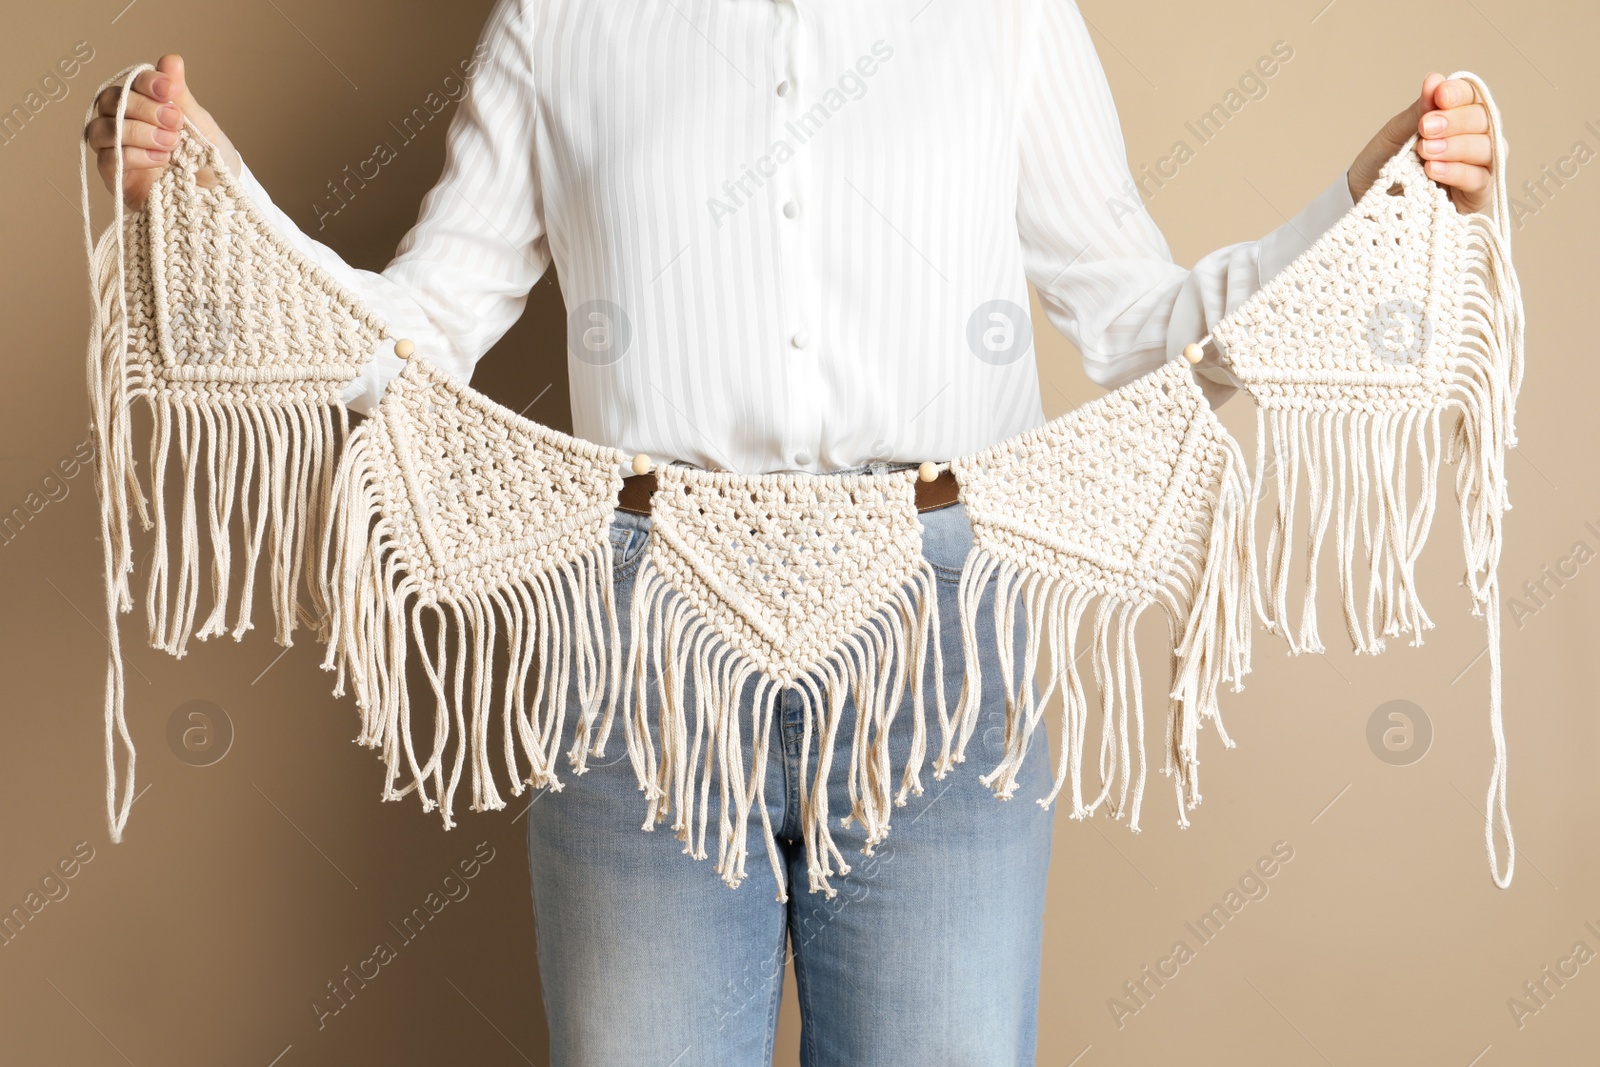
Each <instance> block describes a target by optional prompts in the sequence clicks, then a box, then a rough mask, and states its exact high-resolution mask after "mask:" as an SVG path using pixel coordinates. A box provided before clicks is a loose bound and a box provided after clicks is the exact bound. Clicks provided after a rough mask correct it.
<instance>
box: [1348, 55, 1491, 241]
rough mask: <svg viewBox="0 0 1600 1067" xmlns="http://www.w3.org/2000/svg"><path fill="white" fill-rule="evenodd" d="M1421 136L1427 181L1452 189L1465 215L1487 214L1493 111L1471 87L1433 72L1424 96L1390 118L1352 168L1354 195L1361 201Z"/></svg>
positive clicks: (1420, 150) (1419, 144) (1424, 85)
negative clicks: (1380, 172) (1413, 138)
mask: <svg viewBox="0 0 1600 1067" xmlns="http://www.w3.org/2000/svg"><path fill="white" fill-rule="evenodd" d="M1414 133H1415V134H1420V135H1421V136H1420V137H1419V138H1418V140H1417V145H1416V152H1417V155H1418V156H1420V157H1421V158H1422V160H1423V169H1424V170H1425V171H1426V172H1427V174H1428V177H1430V178H1432V179H1433V180H1434V181H1436V182H1438V183H1439V184H1440V185H1443V186H1445V187H1446V188H1448V189H1449V190H1450V199H1451V200H1452V201H1453V202H1454V203H1455V205H1456V210H1457V211H1460V212H1462V213H1463V214H1469V213H1471V212H1474V211H1479V212H1481V211H1487V210H1488V208H1489V200H1490V196H1491V192H1492V189H1493V186H1494V175H1493V173H1492V172H1491V171H1490V169H1489V168H1490V148H1491V145H1490V141H1489V110H1488V109H1487V108H1486V107H1484V106H1483V104H1482V103H1480V102H1479V101H1478V94H1477V93H1476V91H1474V90H1473V87H1472V83H1471V82H1469V81H1466V80H1464V79H1461V78H1456V79H1453V80H1452V79H1449V78H1446V77H1445V76H1444V75H1443V74H1439V73H1438V72H1434V73H1432V74H1429V75H1428V76H1427V77H1426V78H1424V79H1423V80H1422V96H1421V97H1420V98H1419V99H1418V100H1417V102H1416V103H1414V104H1412V105H1411V106H1410V107H1408V108H1406V109H1405V110H1404V111H1402V112H1400V113H1399V114H1398V115H1396V116H1395V117H1394V118H1392V119H1390V120H1389V121H1388V123H1387V124H1386V125H1385V126H1384V127H1383V129H1381V130H1379V131H1378V135H1377V136H1376V137H1374V138H1373V139H1372V140H1370V141H1368V142H1367V146H1366V147H1365V148H1363V149H1362V150H1361V154H1360V155H1358V156H1357V157H1356V160H1355V162H1354V163H1352V164H1351V165H1350V175H1349V182H1350V195H1351V196H1352V197H1354V198H1355V199H1357V200H1359V199H1361V196H1362V194H1363V193H1365V192H1366V191H1367V190H1368V189H1369V188H1371V186H1372V183H1373V182H1375V181H1377V180H1378V170H1379V168H1381V167H1382V166H1383V165H1384V163H1385V162H1387V161H1388V160H1389V158H1390V157H1391V156H1393V155H1394V154H1395V152H1396V151H1398V150H1399V148H1400V146H1401V145H1403V144H1405V143H1406V139H1407V138H1408V137H1410V136H1411V135H1412V134H1414Z"/></svg>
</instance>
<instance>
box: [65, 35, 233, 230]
mask: <svg viewBox="0 0 1600 1067" xmlns="http://www.w3.org/2000/svg"><path fill="white" fill-rule="evenodd" d="M121 88H122V87H121V86H120V85H111V86H107V87H106V90H105V92H103V93H101V94H100V98H99V99H98V100H97V101H95V117H94V118H93V119H91V120H90V121H89V125H88V126H87V127H85V128H84V137H85V138H86V139H87V140H88V142H89V147H90V148H92V149H94V150H95V155H96V167H97V168H98V169H99V171H100V178H101V180H102V181H103V182H105V186H106V189H107V191H109V192H111V193H113V194H115V193H116V183H117V152H116V147H115V137H116V121H117V118H116V116H117V97H118V95H119V94H120V92H121ZM185 116H187V117H188V118H189V120H190V121H191V122H193V123H194V124H195V125H196V126H198V127H199V128H200V132H201V133H202V134H203V135H204V136H205V137H206V139H207V140H209V141H211V143H212V144H215V145H216V146H217V147H218V148H219V149H221V150H222V158H223V160H224V162H226V163H227V165H228V169H229V170H230V171H232V172H233V175H234V177H238V176H239V174H240V173H241V169H240V162H239V152H238V150H237V149H235V148H234V147H233V142H231V141H229V140H228V137H227V135H226V134H224V133H223V132H222V129H221V128H220V127H219V126H218V125H217V123H216V120H215V119H213V118H212V117H211V113H210V112H208V111H206V109H205V108H203V107H201V106H200V104H199V102H198V101H196V100H195V98H194V94H192V93H191V92H189V82H188V79H187V78H186V77H185V76H184V69H183V57H182V56H178V55H172V54H169V55H164V56H162V57H161V58H160V60H158V61H157V62H156V69H155V70H145V71H140V72H139V75H138V77H136V78H135V79H134V80H133V85H132V91H131V92H130V93H129V94H128V108H127V114H126V117H125V119H124V120H123V131H122V160H123V162H122V166H123V175H122V196H123V200H124V201H125V202H126V203H127V205H128V207H129V208H130V209H132V210H135V211H137V210H139V209H141V208H143V207H144V202H145V199H146V198H147V197H148V196H149V195H150V186H151V185H153V184H155V181H156V179H157V178H159V177H160V176H161V172H162V171H163V170H165V169H166V167H167V165H168V164H169V163H171V162H172V149H173V146H175V145H176V144H177V143H178V131H179V130H180V129H182V128H183V119H184V117H185Z"/></svg>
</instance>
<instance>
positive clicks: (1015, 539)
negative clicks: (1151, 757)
mask: <svg viewBox="0 0 1600 1067" xmlns="http://www.w3.org/2000/svg"><path fill="white" fill-rule="evenodd" d="M951 466H952V468H953V469H954V470H955V472H956V476H957V478H958V480H959V481H960V484H961V498H962V500H964V501H965V503H966V507H967V514H968V517H969V519H970V521H971V524H972V532H973V547H972V551H971V552H970V553H969V555H968V557H967V561H966V565H965V567H964V569H963V573H962V576H961V585H960V612H961V619H962V631H963V635H964V647H965V649H966V665H967V670H966V675H965V681H964V683H963V686H962V692H961V695H960V698H959V702H958V706H957V709H956V718H957V720H958V722H959V724H960V736H959V741H958V744H957V747H956V750H955V752H954V753H953V754H948V753H941V759H942V760H949V759H954V760H957V761H959V760H961V759H963V758H964V750H965V746H966V743H967V740H968V738H969V737H970V736H971V734H972V731H973V728H974V726H975V725H976V716H977V709H978V701H979V696H980V694H981V692H982V687H983V686H986V685H990V684H997V685H999V686H1001V687H1002V688H1003V689H1004V691H1005V693H1006V701H1007V708H1006V720H1007V729H1006V737H1005V754H1004V756H1003V757H1002V759H1001V761H1000V763H999V765H998V766H996V767H995V768H993V769H992V770H990V771H988V772H987V773H986V774H984V775H983V776H982V777H981V778H980V781H982V782H983V783H984V784H985V785H989V786H990V787H991V788H992V789H994V790H995V792H996V794H997V795H998V796H1001V797H1009V796H1011V795H1012V794H1013V792H1014V787H1015V782H1016V776H1017V772H1018V770H1019V769H1020V767H1021V765H1022V759H1023V756H1024V755H1025V754H1026V752H1027V749H1028V746H1029V743H1030V741H1032V739H1033V737H1034V734H1035V732H1036V730H1037V728H1038V725H1039V722H1040V719H1041V717H1042V715H1043V712H1044V705H1045V702H1046V701H1047V700H1048V699H1049V697H1050V696H1051V695H1052V694H1053V693H1055V691H1056V690H1057V689H1059V690H1060V696H1061V701H1062V709H1061V745H1060V749H1059V753H1058V757H1057V771H1056V778H1055V785H1054V787H1053V788H1052V789H1051V790H1050V792H1049V794H1048V795H1047V796H1045V797H1042V798H1038V802H1039V803H1040V804H1042V805H1045V806H1049V805H1050V803H1051V802H1053V800H1054V799H1055V797H1056V795H1057V793H1058V792H1059V791H1060V790H1061V789H1062V787H1063V785H1064V784H1065V783H1066V782H1067V781H1068V779H1069V777H1070V781H1071V797H1072V811H1071V817H1072V818H1075V819H1081V818H1084V817H1086V816H1088V815H1090V814H1092V813H1093V812H1094V811H1095V810H1096V809H1097V808H1098V807H1099V806H1100V805H1101V804H1102V803H1103V804H1106V805H1107V807H1108V809H1109V810H1110V811H1111V812H1112V813H1113V814H1114V815H1115V816H1116V817H1117V818H1119V819H1120V818H1123V817H1124V816H1126V817H1127V819H1128V823H1129V826H1130V827H1131V828H1132V829H1134V830H1138V829H1139V813H1140V805H1141V801H1142V797H1143V794H1144V788H1145V783H1146V762H1145V736H1144V735H1145V727H1144V709H1143V698H1142V695H1141V682H1140V678H1141V675H1140V670H1139V663H1138V656H1137V654H1136V651H1135V648H1134V625H1135V623H1137V621H1138V619H1139V617H1140V615H1141V614H1142V613H1143V612H1144V610H1145V609H1146V608H1148V607H1150V606H1151V605H1159V606H1160V607H1161V609H1162V611H1163V612H1164V614H1165V615H1166V617H1167V620H1168V624H1169V627H1168V628H1169V635H1170V638H1171V643H1172V648H1173V663H1172V667H1173V672H1172V678H1171V685H1170V686H1169V698H1168V714H1167V724H1166V734H1165V741H1164V748H1165V762H1164V764H1163V766H1162V768H1161V770H1162V773H1163V774H1166V775H1169V776H1170V777H1171V778H1172V780H1173V785H1174V788H1175V791H1176V794H1177V799H1178V820H1179V824H1180V825H1183V826H1187V825H1188V818H1187V816H1186V814H1185V812H1186V811H1187V810H1190V809H1192V808H1193V807H1194V806H1195V805H1196V804H1198V803H1199V802H1200V791H1199V777H1198V769H1199V757H1198V733H1199V729H1200V727H1201V725H1202V724H1203V723H1204V722H1205V721H1207V720H1210V721H1211V722H1213V723H1214V724H1215V725H1216V728H1217V732H1218V734H1219V736H1220V737H1221V739H1222V741H1223V743H1224V745H1226V746H1227V747H1230V748H1231V747H1232V746H1233V742H1232V741H1231V740H1230V739H1229V738H1228V736H1227V733H1226V731H1224V730H1223V728H1222V721H1221V718H1220V713H1219V708H1218V700H1217V694H1218V690H1219V688H1220V687H1221V685H1222V684H1223V683H1226V682H1232V683H1233V688H1234V689H1235V690H1237V689H1239V688H1241V687H1242V684H1243V676H1244V675H1245V674H1246V673H1248V671H1249V669H1250V627H1251V622H1252V616H1251V609H1250V605H1251V579H1252V575H1253V573H1254V561H1253V557H1252V553H1251V543H1250V540H1249V538H1248V536H1247V531H1248V522H1247V518H1248V515H1247V511H1248V503H1249V495H1248V484H1247V481H1246V475H1245V461H1244V456H1243V454H1242V453H1241V452H1240V450H1239V447H1238V445H1237V443H1235V442H1234V440H1233V439H1232V438H1231V437H1230V436H1229V435H1228V433H1227V431H1226V429H1224V427H1223V426H1222V424H1221V423H1220V422H1219V421H1218V420H1217V418H1216V416H1215V415H1214V414H1213V413H1212V411H1211V407H1210V405H1209V404H1208V403H1207V401H1206V399H1205V395H1204V394H1203V393H1202V392H1201V390H1200V387H1199V385H1198V384H1197V383H1196V382H1195V380H1194V376H1193V374H1192V372H1191V371H1190V370H1189V367H1188V366H1187V365H1186V364H1184V363H1181V362H1172V363H1168V364H1166V365H1165V366H1163V367H1161V368H1160V369H1159V370H1156V371H1153V372H1151V373H1149V374H1146V375H1144V376H1143V377H1141V378H1139V379H1136V380H1135V381H1133V382H1131V383H1129V384H1127V385H1124V386H1123V387H1121V388H1120V389H1117V390H1115V391H1113V392H1111V393H1108V394H1107V395H1105V396H1102V397H1099V398H1097V399H1095V400H1092V401H1090V402H1089V403H1087V404H1085V405H1083V406H1082V407H1080V408H1077V409H1075V410H1073V411H1070V412H1068V413H1066V414H1065V415H1061V416H1059V417H1058V418H1056V419H1053V420H1051V421H1050V422H1048V423H1046V424H1045V425H1043V426H1041V427H1039V428H1038V429H1036V430H1032V431H1029V432H1027V433H1024V434H1021V435H1019V436H1018V437H1015V438H1011V439H1008V440H1006V441H1002V442H1000V443H999V444H997V445H995V446H993V447H991V448H989V449H986V450H984V451H982V452H978V453H975V454H974V455H971V456H966V457H963V458H961V459H959V460H956V461H955V462H953V463H952V464H951ZM991 581H992V582H994V583H995V586H994V589H995V593H994V616H995V629H996V632H997V634H998V653H999V667H1000V677H999V678H996V679H992V680H991V679H987V678H984V677H982V675H981V673H980V671H979V670H978V662H979V660H978V649H977V648H976V647H975V642H976V636H975V635H976V617H977V615H976V613H977V611H978V605H979V602H980V598H981V594H982V592H983V591H984V588H985V587H986V586H987V584H988V583H990V582H991ZM1019 605H1020V607H1021V608H1022V611H1023V617H1024V619H1025V620H1026V621H1025V628H1026V632H1025V640H1024V643H1023V647H1024V649H1025V652H1024V654H1023V657H1022V660H1021V662H1020V663H1018V662H1017V661H1016V658H1015V656H1014V654H1013V648H1014V646H1015V643H1016V642H1015V637H1014V620H1015V618H1016V617H1017V612H1018V607H1019ZM1085 620H1087V622H1088V626H1089V644H1088V646H1087V647H1086V648H1083V650H1082V652H1080V644H1079V637H1080V632H1081V629H1082V624H1083V623H1084V622H1085ZM1041 652H1044V653H1046V654H1048V656H1049V665H1048V668H1047V672H1046V679H1047V683H1046V686H1045V688H1044V690H1043V691H1042V692H1041V693H1040V694H1039V696H1038V697H1037V698H1036V697H1035V695H1034V688H1033V680H1034V678H1035V677H1036V673H1037V669H1038V666H1039V659H1040V654H1041ZM1084 654H1087V655H1088V656H1089V666H1090V668H1091V669H1092V672H1093V677H1094V681H1095V683H1096V690H1097V692H1098V704H1099V706H1098V708H1097V709H1095V708H1091V699H1090V697H1089V695H1088V694H1087V692H1086V690H1085V687H1084V684H1083V670H1082V667H1081V666H1080V663H1079V661H1080V659H1081V658H1082V656H1083V655H1084ZM1096 711H1098V715H1099V718H1100V724H1099V737H1100V749H1099V753H1098V770H1099V775H1100V779H1101V787H1100V791H1099V793H1098V794H1097V795H1096V796H1095V797H1093V798H1092V799H1091V800H1089V801H1087V802H1086V801H1085V799H1084V797H1085V787H1084V782H1083V760H1084V749H1085V742H1086V738H1087V736H1088V734H1089V727H1090V721H1091V715H1093V714H1094V713H1095V712H1096ZM1130 731H1131V732H1130Z"/></svg>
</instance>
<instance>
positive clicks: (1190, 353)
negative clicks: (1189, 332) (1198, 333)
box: [1183, 341, 1206, 363]
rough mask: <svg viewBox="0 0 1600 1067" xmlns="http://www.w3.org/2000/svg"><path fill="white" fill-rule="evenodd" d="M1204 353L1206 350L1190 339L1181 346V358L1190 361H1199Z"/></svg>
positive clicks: (1203, 356)
mask: <svg viewBox="0 0 1600 1067" xmlns="http://www.w3.org/2000/svg"><path fill="white" fill-rule="evenodd" d="M1205 355H1206V350H1205V349H1203V348H1201V347H1200V346H1199V345H1197V344H1195V343H1194V342H1192V341H1191V342H1190V343H1188V344H1186V345H1184V346H1183V358H1184V359H1186V360H1188V361H1189V362H1190V363H1199V362H1200V361H1201V360H1202V359H1204V358H1205Z"/></svg>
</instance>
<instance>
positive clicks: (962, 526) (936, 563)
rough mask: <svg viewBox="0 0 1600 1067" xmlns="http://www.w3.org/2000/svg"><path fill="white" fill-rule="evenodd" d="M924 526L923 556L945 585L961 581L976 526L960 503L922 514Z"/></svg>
mask: <svg viewBox="0 0 1600 1067" xmlns="http://www.w3.org/2000/svg"><path fill="white" fill-rule="evenodd" d="M917 518H918V520H919V521H920V522H921V523H922V555H923V558H924V559H926V560H927V561H928V564H929V565H930V566H931V567H932V568H933V574H934V577H935V578H937V579H939V580H940V581H942V582H951V583H955V582H958V581H960V580H961V569H962V567H964V566H965V565H966V562H967V553H968V552H969V551H970V550H971V548H972V525H971V523H969V522H968V521H967V509H966V506H965V505H963V504H962V503H961V502H960V501H957V502H956V503H954V504H947V505H945V506H944V507H942V508H935V509H933V510H932V511H924V512H921V513H920V514H918V516H917Z"/></svg>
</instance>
